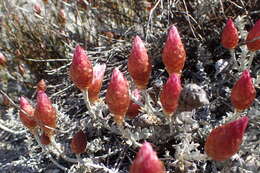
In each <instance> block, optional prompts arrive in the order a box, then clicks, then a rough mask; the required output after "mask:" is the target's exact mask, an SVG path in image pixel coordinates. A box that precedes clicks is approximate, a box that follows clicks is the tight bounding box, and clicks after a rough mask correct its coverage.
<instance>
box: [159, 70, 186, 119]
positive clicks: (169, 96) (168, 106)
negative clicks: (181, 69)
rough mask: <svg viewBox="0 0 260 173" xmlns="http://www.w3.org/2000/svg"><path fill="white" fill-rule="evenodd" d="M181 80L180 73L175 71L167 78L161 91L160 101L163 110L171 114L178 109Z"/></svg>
mask: <svg viewBox="0 0 260 173" xmlns="http://www.w3.org/2000/svg"><path fill="white" fill-rule="evenodd" d="M181 90H182V87H181V80H180V77H179V76H178V74H176V73H173V74H172V75H171V76H170V77H169V78H168V80H167V82H166V84H165V85H164V86H163V89H162V91H161V93H160V101H161V104H162V107H163V111H164V113H165V114H166V115H168V116H171V115H172V113H173V112H175V111H176V109H177V106H178V102H179V97H180V94H181Z"/></svg>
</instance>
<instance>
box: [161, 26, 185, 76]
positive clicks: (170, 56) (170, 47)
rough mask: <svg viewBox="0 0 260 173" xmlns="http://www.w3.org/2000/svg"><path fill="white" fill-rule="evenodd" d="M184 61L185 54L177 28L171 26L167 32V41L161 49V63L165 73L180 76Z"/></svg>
mask: <svg viewBox="0 0 260 173" xmlns="http://www.w3.org/2000/svg"><path fill="white" fill-rule="evenodd" d="M185 60H186V52H185V50H184V46H183V44H182V41H181V38H180V35H179V32H178V30H177V28H176V27H175V26H174V25H172V26H171V27H170V29H169V31H168V36H167V41H166V43H165V45H164V48H163V55H162V61H163V63H164V65H165V67H166V70H167V72H168V73H169V74H170V75H171V74H172V73H178V74H181V72H182V69H183V67H184V63H185Z"/></svg>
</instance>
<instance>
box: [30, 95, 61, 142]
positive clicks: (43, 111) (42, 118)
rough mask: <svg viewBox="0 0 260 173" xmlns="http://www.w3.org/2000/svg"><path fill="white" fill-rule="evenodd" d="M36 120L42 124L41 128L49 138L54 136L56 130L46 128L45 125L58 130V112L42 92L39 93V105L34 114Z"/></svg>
mask: <svg viewBox="0 0 260 173" xmlns="http://www.w3.org/2000/svg"><path fill="white" fill-rule="evenodd" d="M34 116H35V118H36V119H37V120H38V122H39V123H40V124H39V126H40V127H41V129H42V130H43V131H44V133H45V134H46V135H47V136H49V137H50V136H52V135H53V134H54V130H53V129H50V128H47V127H44V125H46V126H48V127H51V128H56V119H57V117H56V110H55V108H54V107H53V106H52V104H51V101H50V99H49V98H48V96H47V95H46V93H45V92H44V91H42V90H40V91H38V92H37V105H36V109H35V113H34Z"/></svg>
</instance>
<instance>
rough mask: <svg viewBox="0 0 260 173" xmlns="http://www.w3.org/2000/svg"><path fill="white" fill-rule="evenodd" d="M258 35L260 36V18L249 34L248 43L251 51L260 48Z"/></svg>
mask: <svg viewBox="0 0 260 173" xmlns="http://www.w3.org/2000/svg"><path fill="white" fill-rule="evenodd" d="M257 37H260V19H258V21H257V22H256V23H255V25H254V26H253V28H252V29H251V30H250V31H249V33H248V35H247V38H246V42H247V43H246V45H247V48H248V49H249V50H251V51H257V50H260V38H257ZM253 40H254V41H253Z"/></svg>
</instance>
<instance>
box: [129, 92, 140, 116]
mask: <svg viewBox="0 0 260 173" xmlns="http://www.w3.org/2000/svg"><path fill="white" fill-rule="evenodd" d="M132 95H133V96H134V97H135V99H136V100H137V101H139V102H142V96H141V91H140V90H138V89H135V90H133V91H132ZM140 110H141V107H140V106H139V105H138V104H136V103H135V102H133V101H132V100H131V101H130V103H129V107H128V110H127V112H126V116H128V117H129V118H134V117H136V116H137V115H138V114H139V112H140Z"/></svg>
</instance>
